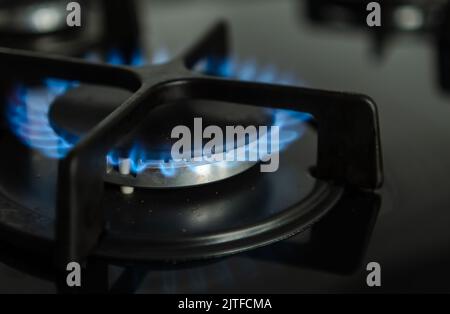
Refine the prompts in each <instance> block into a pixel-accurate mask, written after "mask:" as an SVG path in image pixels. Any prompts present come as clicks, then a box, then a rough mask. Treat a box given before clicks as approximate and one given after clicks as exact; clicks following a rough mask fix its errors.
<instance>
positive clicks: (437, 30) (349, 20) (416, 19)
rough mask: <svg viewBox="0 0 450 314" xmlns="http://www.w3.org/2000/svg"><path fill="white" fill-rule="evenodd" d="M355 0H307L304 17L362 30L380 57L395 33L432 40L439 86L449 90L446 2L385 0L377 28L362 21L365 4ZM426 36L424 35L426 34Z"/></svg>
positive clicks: (449, 11) (449, 16)
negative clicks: (371, 37) (366, 33)
mask: <svg viewBox="0 0 450 314" xmlns="http://www.w3.org/2000/svg"><path fill="white" fill-rule="evenodd" d="M369 2H371V1H367V0H366V1H359V0H308V1H307V10H306V12H307V14H308V18H309V20H310V21H311V22H313V23H314V24H315V25H319V26H325V27H328V28H333V29H340V30H348V29H356V28H358V29H364V30H366V31H367V32H368V33H369V32H370V35H371V36H373V47H372V49H371V51H373V52H374V53H375V56H377V57H378V58H381V57H383V55H384V53H385V50H386V47H387V45H388V44H389V41H390V40H391V39H392V38H393V37H394V36H395V35H398V34H404V35H405V34H406V35H407V34H411V35H414V36H416V35H419V36H422V37H424V38H425V39H428V38H431V39H435V41H434V42H435V43H436V44H435V45H436V52H437V68H438V79H439V86H440V87H441V88H442V89H443V90H444V91H446V92H450V1H448V0H389V1H377V2H378V3H380V5H381V19H382V25H381V27H369V26H367V23H366V18H367V15H368V13H369V12H368V11H367V10H366V7H367V4H368V3H369ZM427 36H428V37H427Z"/></svg>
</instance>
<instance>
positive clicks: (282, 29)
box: [0, 0, 450, 293]
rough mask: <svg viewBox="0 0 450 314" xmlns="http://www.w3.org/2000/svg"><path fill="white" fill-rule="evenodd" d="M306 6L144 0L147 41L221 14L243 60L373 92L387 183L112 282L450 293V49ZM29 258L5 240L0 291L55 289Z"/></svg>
mask: <svg viewBox="0 0 450 314" xmlns="http://www.w3.org/2000/svg"><path fill="white" fill-rule="evenodd" d="M306 4H307V1H294V0H254V1H251V0H250V1H239V0H236V1H230V0H223V1H221V0H217V1H180V2H178V1H140V2H139V6H140V9H139V14H140V23H141V24H142V25H141V27H142V28H143V29H146V30H147V31H144V32H142V34H141V36H142V40H143V42H144V43H145V44H146V47H145V48H146V49H147V50H152V49H156V48H158V47H165V49H167V50H168V51H171V52H173V53H174V54H176V52H177V51H180V50H182V49H183V48H184V47H185V46H186V45H189V43H191V42H192V41H193V40H194V39H195V38H197V37H198V35H199V34H201V33H202V32H203V31H204V29H205V27H207V26H208V25H210V24H211V23H212V22H214V21H215V20H217V19H218V18H224V19H225V20H227V21H228V22H229V23H230V26H231V37H230V38H231V44H232V52H233V54H234V55H236V56H237V57H238V58H240V59H243V60H245V59H247V60H255V61H256V63H257V64H259V65H261V66H262V67H264V66H271V67H275V68H276V69H277V71H288V72H290V73H293V74H294V75H295V76H296V77H298V78H299V80H300V82H301V84H302V85H306V86H308V87H312V88H320V89H330V90H338V91H340V90H342V91H353V92H358V93H363V94H366V95H369V96H370V97H372V98H373V99H374V100H375V101H376V103H377V105H378V110H379V116H380V129H381V143H382V148H383V158H384V174H385V182H384V185H383V187H382V188H381V189H380V190H379V191H377V195H372V194H371V193H367V194H364V193H363V194H361V193H357V194H356V193H353V192H352V191H347V192H346V195H345V196H344V197H343V198H342V199H341V200H340V202H339V203H338V204H337V205H336V206H335V208H334V209H333V210H331V212H330V213H329V214H328V215H327V216H326V217H325V218H324V220H322V221H320V222H319V223H318V224H316V225H315V226H314V227H313V228H312V229H310V230H307V231H306V232H304V233H301V234H300V235H297V236H295V237H292V238H290V239H287V240H284V241H281V242H279V243H276V244H272V245H270V246H267V247H264V248H260V249H256V250H254V251H251V252H249V253H241V254H238V255H235V256H232V257H227V258H224V259H220V260H213V261H210V262H208V263H205V264H186V265H167V266H164V267H161V266H159V265H158V266H152V265H129V266H127V267H119V266H111V267H110V268H111V278H110V279H111V282H115V281H116V279H117V278H120V279H121V280H119V281H117V282H116V284H115V286H114V287H113V288H114V289H116V290H117V291H131V292H138V293H300V292H448V291H449V287H448V279H449V278H450V270H449V269H448V267H447V265H448V262H449V261H450V251H449V250H448V248H449V247H450V231H449V228H448V226H449V223H450V212H449V209H450V197H449V193H448V189H449V185H450V178H449V176H448V171H449V169H450V149H449V148H447V142H450V132H449V125H450V124H449V117H450V94H448V91H446V90H445V86H448V85H446V84H448V83H447V82H443V81H442V79H444V78H445V77H446V76H445V75H442V74H440V73H441V70H442V68H443V67H444V64H443V63H445V62H447V63H448V62H449V61H446V60H450V54H448V55H447V57H448V59H446V55H445V53H444V55H443V54H442V46H440V45H439V40H438V39H436V34H435V33H434V32H426V31H414V30H410V31H408V32H398V31H394V30H392V32H390V33H388V34H387V35H386V36H382V35H380V34H378V35H377V36H378V37H377V36H375V35H373V32H374V31H373V30H372V29H369V28H368V27H366V26H365V25H359V26H357V27H355V25H353V24H348V25H345V23H344V25H342V24H340V25H336V24H329V23H325V22H321V21H318V20H314V19H312V18H311V16H310V15H308V11H307V9H306ZM380 36H381V37H380ZM380 42H381V44H380ZM380 47H381V48H380ZM439 49H441V50H439ZM440 52H441V53H440ZM308 155H310V153H309V154H308ZM277 184H280V186H277V187H275V188H273V189H274V191H277V193H282V190H283V186H282V184H283V182H282V180H280V182H277ZM280 191H281V192H280ZM289 191H291V193H298V191H295V189H294V188H293V187H289V189H286V193H287V192H289ZM267 193H269V194H270V191H268V192H267ZM274 193H275V192H274ZM28 259H31V257H30V256H29V255H27V254H25V253H23V252H21V251H20V250H17V249H14V248H12V247H10V246H8V245H6V244H2V246H0V261H1V262H2V263H1V264H0V292H55V291H57V287H56V285H55V283H54V282H53V281H52V278H51V275H48V273H49V271H48V269H47V267H46V265H45V262H43V264H39V263H37V264H35V265H33V264H32V265H29V263H26V261H27V260H28ZM369 262H377V263H379V264H380V265H381V267H382V286H381V287H377V288H370V287H368V286H367V284H366V276H367V274H368V272H367V270H366V265H367V264H368V263H369ZM124 270H125V271H124Z"/></svg>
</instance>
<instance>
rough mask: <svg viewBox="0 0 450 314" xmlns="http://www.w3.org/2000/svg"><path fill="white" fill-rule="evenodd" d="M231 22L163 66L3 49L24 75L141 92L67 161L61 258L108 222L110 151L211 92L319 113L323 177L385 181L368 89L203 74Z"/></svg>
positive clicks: (215, 96)
mask: <svg viewBox="0 0 450 314" xmlns="http://www.w3.org/2000/svg"><path fill="white" fill-rule="evenodd" d="M227 50H228V49H227V27H226V25H225V23H219V24H217V25H216V26H214V27H213V28H212V29H211V30H210V31H209V32H208V33H207V34H206V35H205V36H204V37H203V38H202V39H201V40H200V41H199V42H198V43H197V44H196V45H194V46H193V47H192V48H191V49H189V50H187V52H185V53H183V54H181V55H180V56H179V57H177V58H175V59H174V60H172V61H170V62H168V63H166V64H163V65H149V66H144V67H140V68H131V67H127V66H110V65H106V64H93V63H89V62H86V61H82V60H78V59H73V58H65V57H60V56H50V57H49V56H48V55H42V54H39V53H32V52H26V51H20V50H14V49H8V48H0V67H1V69H2V72H3V73H5V72H7V73H8V75H11V76H13V75H18V76H20V77H22V78H23V77H24V76H25V77H34V76H41V77H42V76H54V77H60V78H62V79H68V80H79V81H83V82H87V83H95V84H104V85H110V86H118V87H122V88H127V89H129V90H131V91H133V92H134V94H133V95H132V96H131V97H130V98H129V99H128V100H127V101H126V102H125V103H123V104H122V105H121V106H120V107H119V108H117V110H115V111H114V112H113V113H111V114H110V115H109V116H108V117H107V118H105V119H104V120H103V121H102V122H101V123H99V124H98V125H97V126H96V127H95V128H94V129H92V130H91V132H89V134H87V135H86V136H85V137H84V138H83V139H82V140H81V141H80V142H79V143H78V144H77V145H76V146H75V147H74V148H73V149H72V150H71V151H70V152H69V154H68V155H67V156H66V157H65V158H64V159H62V160H61V161H60V164H59V177H58V196H57V218H56V242H57V257H58V264H59V265H66V263H67V262H70V261H82V260H83V259H84V258H86V257H87V256H88V255H89V254H90V253H91V252H92V251H93V249H94V248H95V247H96V245H97V244H98V241H99V240H100V237H101V234H102V231H103V228H104V213H102V212H101V211H100V206H99V204H100V202H101V198H102V194H103V187H104V182H103V174H104V172H105V166H106V165H105V156H106V154H107V152H108V151H109V150H110V149H111V148H113V147H114V145H115V144H117V143H118V142H119V141H120V140H121V139H122V138H123V137H124V136H128V135H130V134H132V132H133V131H135V130H136V129H137V128H138V127H139V125H141V124H142V123H145V120H146V117H147V116H148V115H149V114H151V111H152V109H154V108H155V107H157V106H161V105H164V104H165V103H168V102H170V101H174V100H183V99H193V98H194V99H206V100H218V101H225V102H232V103H240V104H248V105H253V106H259V107H272V108H279V109H291V110H297V111H302V112H308V113H310V114H312V115H313V116H314V117H315V119H316V122H317V125H318V160H317V169H316V176H317V177H318V178H320V179H324V180H331V181H334V182H337V183H341V184H346V185H351V186H356V187H359V188H363V189H375V188H377V187H379V186H380V185H381V183H382V161H381V160H382V159H381V147H380V137H379V129H378V116H377V109H376V106H375V103H374V102H373V101H372V100H371V99H370V98H368V97H367V96H364V95H357V94H350V93H343V92H331V91H323V90H315V89H307V88H299V87H290V86H278V85H272V84H260V83H251V82H240V81H234V80H229V79H223V78H218V77H211V76H207V75H203V74H200V73H196V72H193V71H191V70H190V68H191V67H192V66H193V65H194V64H195V63H196V62H197V61H199V60H201V59H202V58H205V57H208V56H215V57H225V56H226V54H227Z"/></svg>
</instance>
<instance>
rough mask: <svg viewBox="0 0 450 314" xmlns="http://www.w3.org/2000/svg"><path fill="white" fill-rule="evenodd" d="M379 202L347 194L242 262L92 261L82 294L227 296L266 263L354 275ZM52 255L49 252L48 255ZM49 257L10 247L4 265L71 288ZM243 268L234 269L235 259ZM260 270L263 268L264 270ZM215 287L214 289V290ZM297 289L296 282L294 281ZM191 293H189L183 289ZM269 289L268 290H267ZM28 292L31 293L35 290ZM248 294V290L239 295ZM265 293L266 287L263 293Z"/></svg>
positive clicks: (1, 258)
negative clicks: (295, 232) (300, 229)
mask: <svg viewBox="0 0 450 314" xmlns="http://www.w3.org/2000/svg"><path fill="white" fill-rule="evenodd" d="M379 205H380V200H379V198H378V197H377V196H375V195H373V194H372V193H364V192H363V193H361V192H359V191H349V192H347V195H345V196H344V197H343V198H342V199H341V201H340V202H339V204H337V206H336V207H335V208H334V209H333V210H332V211H331V212H330V213H329V215H327V217H326V218H325V219H323V220H322V221H320V222H319V223H317V224H315V225H314V227H313V228H312V229H311V230H310V231H308V232H305V233H304V234H302V235H301V236H299V237H297V238H296V239H292V240H286V241H284V242H281V243H278V244H274V245H272V246H268V247H264V248H260V249H256V250H255V251H252V252H249V253H246V254H243V255H241V256H240V257H238V258H233V257H231V258H223V259H216V260H208V261H205V262H195V263H192V262H190V263H179V264H165V263H164V264H161V263H158V264H118V265H114V264H109V263H108V262H102V261H101V260H91V261H88V264H87V265H88V266H87V268H86V274H85V277H84V278H83V279H84V280H85V282H86V285H83V288H82V290H81V291H83V292H107V291H108V292H114V293H132V292H154V291H162V292H169V293H174V292H181V293H183V292H187V291H190V290H191V291H195V292H207V291H208V289H209V288H212V287H214V289H217V290H218V291H222V292H226V291H228V289H231V288H232V287H233V288H232V289H233V291H234V292H240V290H239V289H236V288H235V287H234V285H235V284H236V283H238V282H239V278H238V276H241V275H242V273H243V272H246V273H247V275H250V276H253V277H254V278H255V280H257V281H258V280H261V278H260V276H263V274H262V273H261V272H260V267H263V266H264V264H265V263H267V262H268V263H275V264H280V265H282V266H286V267H289V266H293V267H296V268H298V269H302V268H305V269H313V270H315V271H318V272H325V273H330V274H340V275H343V276H350V275H352V273H353V272H354V271H355V270H356V269H358V267H359V266H360V264H361V262H362V258H363V256H364V252H365V250H366V248H367V245H368V243H369V239H370V236H371V233H372V229H373V227H374V225H375V222H376V218H377V215H378V209H379ZM47 253H49V252H47ZM50 256H51V254H48V255H45V254H40V255H35V254H27V252H26V251H23V250H19V249H17V248H14V247H12V246H8V245H4V244H2V246H1V254H0V262H1V263H4V264H5V265H8V266H10V267H13V268H14V269H16V270H19V271H21V272H24V273H25V274H27V275H32V276H36V277H38V278H41V280H44V281H50V282H52V283H53V284H56V287H57V289H58V291H59V292H74V291H73V288H71V289H69V290H68V288H67V285H66V282H65V276H62V277H61V276H59V274H58V273H57V272H55V269H54V268H53V267H52V266H51V265H52V261H51V257H50ZM236 259H238V260H239V265H238V266H237V269H236V265H235V260H236ZM261 270H262V269H261ZM210 285H211V286H210ZM292 285H294V286H295V282H293V283H292ZM185 289H189V290H185ZM266 289H267V291H270V287H269V286H268V287H266ZM31 290H32V288H30V290H29V291H31ZM250 291H251V290H249V291H246V290H245V288H243V289H242V291H241V292H250ZM262 291H264V289H262Z"/></svg>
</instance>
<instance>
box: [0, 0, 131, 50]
mask: <svg viewBox="0 0 450 314" xmlns="http://www.w3.org/2000/svg"><path fill="white" fill-rule="evenodd" d="M78 2H79V3H80V5H81V8H82V10H81V14H82V18H81V20H82V27H69V26H68V25H67V23H66V17H67V14H68V13H69V12H68V11H67V9H66V6H67V3H68V2H67V1H64V0H45V1H31V0H7V1H2V4H1V5H0V46H3V47H12V48H19V49H27V50H35V51H42V52H46V53H56V54H64V55H72V56H80V55H82V54H84V53H86V52H88V51H90V50H92V49H93V48H98V47H99V46H101V47H103V48H104V49H112V48H116V49H120V50H121V51H122V52H123V53H124V54H125V56H126V57H127V58H128V55H129V58H131V51H134V50H135V49H136V48H137V47H136V46H137V43H138V36H139V32H138V26H137V17H136V10H135V3H134V1H119V0H94V1H86V0H81V1H78ZM119 15H120V16H119ZM118 21H120V22H118Z"/></svg>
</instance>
